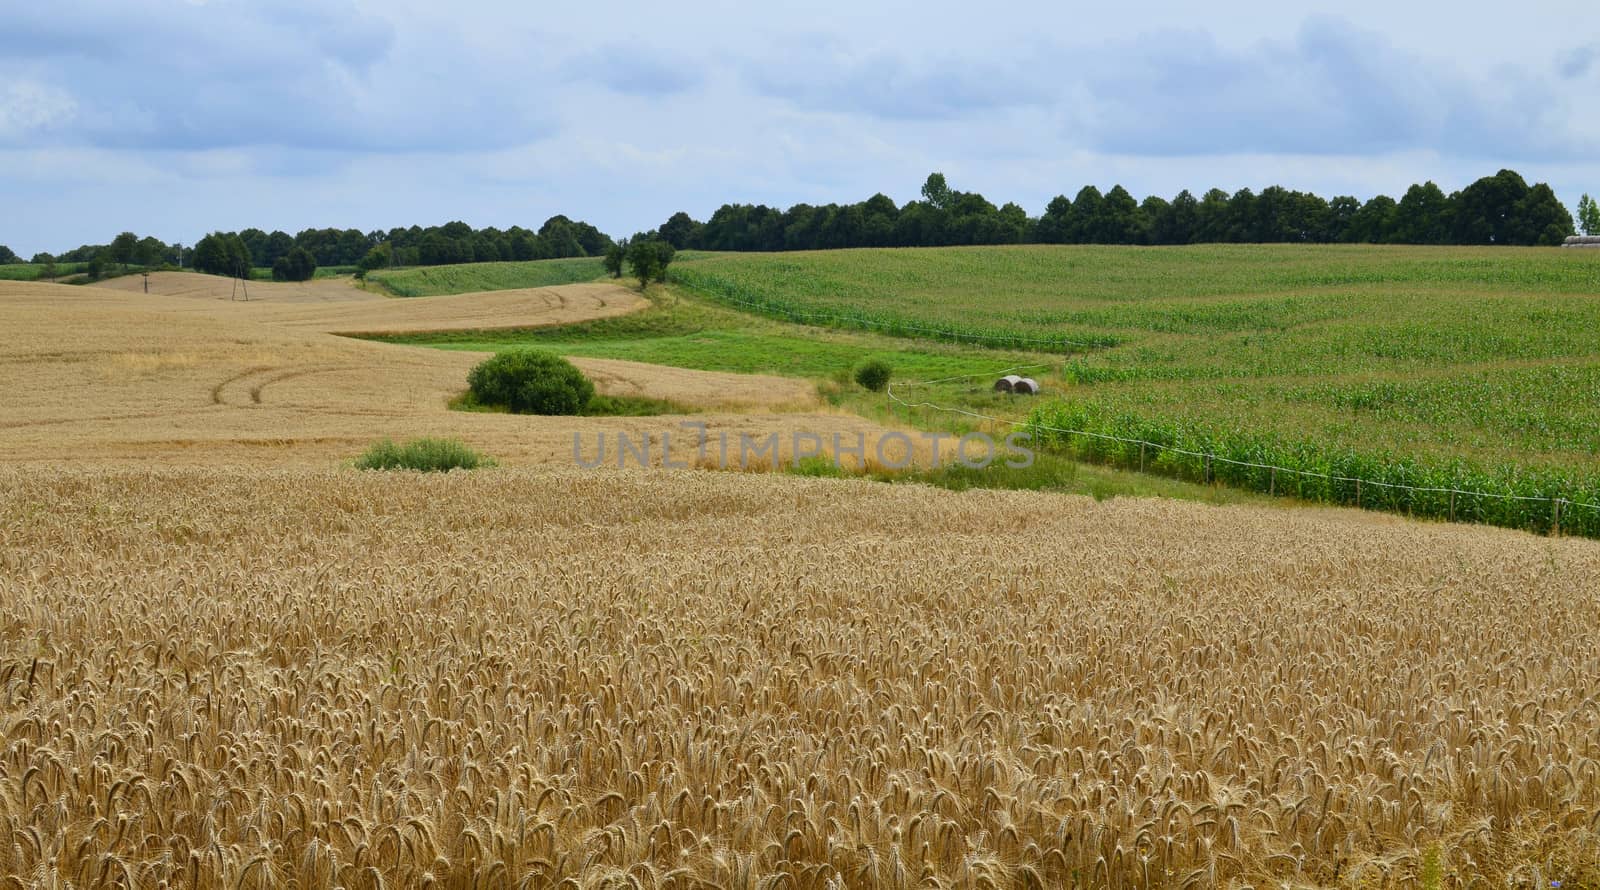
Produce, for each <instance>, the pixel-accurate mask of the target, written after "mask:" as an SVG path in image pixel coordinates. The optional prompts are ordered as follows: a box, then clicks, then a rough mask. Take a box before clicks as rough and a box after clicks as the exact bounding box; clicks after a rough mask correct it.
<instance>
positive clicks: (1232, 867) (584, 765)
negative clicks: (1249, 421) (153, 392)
mask: <svg viewBox="0 0 1600 890" xmlns="http://www.w3.org/2000/svg"><path fill="white" fill-rule="evenodd" d="M0 528H3V531H4V535H5V539H6V547H5V548H4V549H3V550H0V732H3V738H4V744H3V745H0V823H3V827H0V873H4V874H6V875H7V876H8V878H7V879H6V880H4V881H0V886H13V887H16V886H21V887H65V886H69V885H70V886H78V887H83V886H102V885H122V886H137V887H156V886H167V887H205V888H211V887H230V888H231V887H302V888H310V887H330V888H331V887H349V888H366V887H412V886H437V887H480V886H487V887H500V886H506V887H511V886H533V887H556V886H576V887H692V886H705V887H709V886H714V887H735V888H746V887H819V888H821V887H841V886H844V887H1061V886H1097V887H1213V886H1245V885H1250V886H1257V887H1267V886H1271V887H1284V886H1288V887H1310V886H1354V887H1379V886H1451V887H1468V886H1484V887H1489V886H1493V887H1503V886H1508V882H1509V886H1522V887H1534V886H1539V887H1547V886H1550V884H1549V882H1550V881H1563V882H1564V883H1563V885H1562V886H1564V887H1567V888H1571V887H1576V886H1594V885H1595V884H1594V882H1595V880H1596V878H1597V876H1600V871H1597V867H1600V863H1597V862H1596V852H1595V851H1596V845H1595V840H1596V837H1597V833H1596V832H1597V829H1600V702H1597V701H1596V699H1595V695H1594V683H1595V681H1594V678H1595V677H1596V676H1600V595H1597V592H1596V585H1595V579H1596V578H1597V577H1600V546H1597V545H1595V544H1594V543H1592V542H1587V541H1574V540H1545V539H1537V538H1533V537H1530V536H1527V535H1523V534H1518V533H1512V532H1502V531H1497V530H1490V529H1482V528H1460V527H1451V526H1443V525H1423V524H1417V523H1409V522H1405V521H1402V520H1398V519H1391V518H1386V517H1381V516H1375V515H1371V514H1359V513H1350V512H1341V511H1326V510H1306V511H1297V512H1289V511H1277V510H1262V509H1259V508H1233V509H1216V508H1208V507H1203V506H1198V505H1192V504H1180V503H1169V502H1159V501H1153V500H1118V501H1112V502H1106V503H1097V502H1095V501H1093V500H1090V499H1085V498H1062V497H1055V496H1047V495H1031V494H1022V493H980V492H968V493H960V494H958V493H952V492H945V491H938V490H933V489H927V488H921V487H910V486H894V487H885V486H879V485H873V484H870V483H865V482H860V481H851V480H812V479H800V478H795V477H749V476H739V475H735V474H724V473H713V472H704V471H683V472H675V473H670V472H662V471H642V470H641V471H630V472H614V471H613V472H599V473H582V472H578V471H571V470H552V469H522V470H515V469H501V470H491V471H483V472H479V473H475V474H451V475H449V476H444V477H431V478H430V477H421V476H415V475H407V474H401V475H382V474H361V473H358V472H356V471H353V470H342V471H341V470H329V471H321V472H313V471H307V470H282V471H262V470H249V471H246V470H226V469H221V470H219V469H209V470H184V469H167V470H159V471H151V470H100V469H80V470H61V471H57V472H52V473H37V472H23V471H20V470H15V469H11V470H0Z"/></svg>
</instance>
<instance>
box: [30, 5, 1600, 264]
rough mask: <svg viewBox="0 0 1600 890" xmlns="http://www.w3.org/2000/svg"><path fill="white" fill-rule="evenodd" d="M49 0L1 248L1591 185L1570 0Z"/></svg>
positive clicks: (41, 17) (619, 230)
mask: <svg viewBox="0 0 1600 890" xmlns="http://www.w3.org/2000/svg"><path fill="white" fill-rule="evenodd" d="M545 6H547V4H544V3H526V2H521V3H517V2H489V0H456V2H452V3H448V4H441V3H437V2H432V0H427V2H424V0H386V2H381V3H379V2H367V0H274V2H271V3H268V2H253V0H137V2H135V0H54V2H52V3H49V4H44V3H34V4H26V5H24V6H22V7H21V8H18V9H12V10H8V11H7V12H6V13H5V16H4V24H3V27H0V244H6V245H8V246H10V247H12V248H13V249H14V250H16V251H17V252H19V253H22V254H24V255H31V254H32V253H34V252H36V251H41V250H51V251H59V250H63V249H66V248H69V247H73V246H76V245H78V244H81V243H85V242H103V241H106V240H109V239H110V238H111V237H112V236H113V235H115V234H116V233H117V232H119V231H122V230H125V229H128V230H134V231H137V232H139V233H141V234H153V235H156V236H158V237H161V238H163V239H164V240H168V241H173V240H176V241H181V242H184V243H193V241H194V240H195V239H196V238H198V237H199V236H200V235H202V234H204V233H205V232H207V231H211V230H215V229H239V228H243V227H246V226H252V225H254V226H260V227H263V228H267V229H273V228H281V229H284V230H287V231H290V232H295V231H298V230H300V229H303V228H307V227H310V226H337V227H341V228H344V227H356V228H360V229H363V230H368V229H374V228H388V227H391V226H395V225H410V224H413V223H417V224H423V225H427V224H436V223H442V222H446V221H448V220H452V219H461V220H465V221H466V222H468V223H471V224H473V225H475V226H485V225H496V226H501V227H506V226H510V225H513V224H522V225H526V226H530V227H534V226H537V225H538V224H539V223H541V222H542V221H543V220H544V219H545V218H547V217H549V216H551V215H553V214H556V213H565V214H568V215H569V216H573V217H579V218H583V219H587V220H589V221H591V222H593V223H595V224H596V225H598V226H600V228H601V229H603V230H605V231H608V232H610V233H613V234H619V235H621V234H629V233H631V232H634V231H636V230H640V229H645V228H650V227H653V226H655V225H657V224H658V223H660V222H661V221H663V220H665V219H666V217H667V216H668V215H670V214H671V213H672V212H674V211H676V210H687V211H689V212H690V213H692V214H694V215H695V216H697V217H699V218H702V219H703V218H705V217H706V216H708V215H709V214H710V212H711V211H712V210H714V209H715V208H716V207H717V206H718V205H720V204H722V203H724V202H727V201H744V202H763V203H768V204H774V205H782V206H787V205H788V204H791V203H794V202H798V201H806V202H810V203H826V202H829V201H841V202H843V201H856V200H861V199H863V198H866V197H869V196H870V195H871V194H872V193H873V192H875V191H880V190H881V191H884V192H886V193H887V194H889V195H890V196H891V197H893V198H895V199H896V200H897V201H901V202H904V201H907V200H910V199H912V198H914V197H916V194H917V189H918V187H919V186H920V184H921V182H922V180H923V179H924V178H925V177H926V175H927V174H928V173H929V172H930V171H932V170H941V171H943V172H944V173H945V174H946V175H947V177H948V178H949V180H950V182H951V184H952V185H953V186H954V187H956V188H959V189H963V190H975V191H980V192H982V193H984V194H985V195H986V196H988V197H989V198H990V199H991V200H994V201H996V202H997V203H1000V202H1004V201H1008V200H1014V201H1017V202H1018V203H1020V204H1022V205H1023V206H1024V207H1025V208H1027V210H1028V211H1029V212H1030V213H1033V214H1037V213H1039V212H1041V211H1042V209H1043V207H1044V205H1045V203H1046V202H1047V201H1048V200H1049V199H1050V198H1051V197H1052V196H1054V195H1056V194H1059V193H1062V192H1066V193H1068V194H1069V195H1070V194H1071V193H1073V192H1075V191H1076V190H1077V189H1078V188H1079V187H1080V186H1082V185H1084V184H1086V183H1093V184H1097V185H1099V186H1100V187H1101V188H1102V189H1105V188H1109V187H1110V186H1111V185H1113V184H1115V183H1121V184H1123V185H1125V186H1126V187H1128V188H1129V190H1130V191H1132V192H1133V193H1134V194H1135V195H1138V196H1143V195H1146V194H1151V193H1155V194H1161V195H1164V196H1169V197H1170V196H1171V195H1172V194H1174V193H1176V192H1177V191H1178V190H1179V189H1182V188H1190V189H1193V190H1196V191H1197V192H1198V191H1200V190H1203V189H1206V188H1209V187H1212V186H1218V187H1221V188H1224V189H1227V190H1229V191H1232V190H1234V189H1237V188H1241V187H1245V186H1249V187H1252V188H1257V189H1259V188H1261V187H1263V186H1266V185H1271V184H1281V185H1285V186H1288V187H1291V188H1300V189H1310V190H1314V191H1317V192H1319V193H1321V194H1324V195H1326V196H1331V195H1333V194H1339V193H1348V194H1355V195H1357V196H1360V197H1363V198H1365V197H1368V196H1370V195H1372V194H1374V193H1377V192H1380V191H1382V192H1387V193H1390V194H1393V195H1395V196H1397V197H1398V194H1399V193H1400V192H1401V191H1403V190H1404V188H1405V187H1406V186H1407V185H1409V184H1410V183H1412V182H1416V181H1422V180H1426V179H1433V180H1435V181H1437V182H1438V183H1439V184H1440V185H1441V186H1442V187H1444V188H1445V189H1446V190H1453V189H1456V188H1460V187H1461V186H1462V185H1465V184H1466V183H1467V182H1470V181H1471V180H1472V179H1474V178H1476V177H1478V176H1481V175H1485V174H1490V173H1493V172H1495V171H1496V170H1498V169H1499V168H1501V167H1505V166H1510V167H1513V168H1515V169H1517V170H1519V171H1521V172H1522V173H1523V174H1524V175H1525V176H1527V177H1528V178H1529V179H1530V180H1543V181H1548V182H1550V183H1551V184H1552V185H1553V186H1555V188H1556V190H1557V193H1558V194H1559V195H1560V196H1561V197H1562V199H1563V200H1564V201H1566V202H1567V204H1568V206H1569V207H1571V206H1572V205H1574V204H1576V201H1577V198H1578V195H1579V194H1580V193H1581V192H1584V191H1588V192H1594V193H1600V161H1597V160H1596V159H1597V158H1600V20H1597V19H1595V18H1594V17H1593V16H1591V15H1589V14H1587V12H1586V11H1585V9H1584V7H1583V6H1582V5H1581V4H1576V5H1575V4H1572V3H1570V2H1561V3H1555V2H1542V0H1536V2H1525V3H1523V4H1520V5H1518V6H1517V7H1515V8H1514V9H1513V8H1508V7H1505V6H1504V5H1499V4H1493V5H1492V4H1488V3H1452V4H1443V3H1441V4H1411V5H1406V4H1400V3H1395V2H1394V0H1386V2H1368V0H1349V2H1345V3H1341V4H1339V5H1338V6H1336V7H1335V6H1328V7H1325V8H1322V9H1317V8H1313V7H1307V6H1303V5H1295V4H1285V3H1282V2H1275V3H1264V2H1253V0H1252V2H1232V3H1228V2H1214V3H1211V4H1196V3H1193V2H1167V0H1141V2H1138V3H1124V4H1100V3H1095V4H1075V3H1062V2H1054V3H1050V2H1013V3H1007V2H990V3H972V2H970V0H963V2H959V3H958V2H944V0H923V2H899V0H895V2H878V3H874V2H870V0H853V2H836V0H813V2H809V3H807V4H804V5H801V4H793V5H790V4H784V5H773V4H752V3H747V2H742V3H733V2H693V0H686V2H679V3H672V4H662V3H649V4H645V3H634V2H615V3H610V4H566V5H564V7H563V8H561V9H548V8H543V7H545Z"/></svg>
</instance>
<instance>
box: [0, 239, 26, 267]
mask: <svg viewBox="0 0 1600 890" xmlns="http://www.w3.org/2000/svg"><path fill="white" fill-rule="evenodd" d="M20 262H22V257H19V256H17V255H16V254H15V253H13V252H12V251H11V248H9V247H7V246H5V245H4V244H0V266H9V265H11V264H12V263H20Z"/></svg>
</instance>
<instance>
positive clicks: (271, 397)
mask: <svg viewBox="0 0 1600 890" xmlns="http://www.w3.org/2000/svg"><path fill="white" fill-rule="evenodd" d="M166 274H167V275H168V276H170V277H167V278H163V279H162V281H163V284H164V285H166V286H172V285H175V284H176V285H182V286H184V287H193V288H195V290H193V291H192V292H185V293H179V294H156V293H151V294H149V295H146V294H144V293H142V292H138V293H131V294H130V293H127V292H124V291H119V290H116V289H112V288H93V287H68V286H65V285H54V284H31V283H26V284H24V283H15V282H0V331H5V332H6V336H5V337H4V338H0V405H3V406H4V411H3V412H0V460H5V461H10V462H31V463H41V464H57V463H62V462H72V463H82V462H95V463H101V464H106V463H110V464H113V465H115V464H126V463H128V462H136V463H139V464H157V465H159V464H164V463H175V464H180V465H193V464H197V463H206V464H223V465H228V464H235V465H252V464H254V465H272V466H281V465H284V464H299V465H311V466H327V465H329V464H330V463H332V462H335V461H338V460H340V459H347V458H350V457H353V456H354V455H356V454H359V453H360V451H361V450H362V449H363V448H365V447H366V446H367V445H368V444H370V443H371V442H373V441H374V440H377V439H381V438H385V437H389V438H406V437H412V436H424V435H426V436H448V437H457V438H460V439H463V440H465V441H466V442H468V443H469V444H471V445H473V446H475V447H478V448H481V449H482V450H484V451H486V452H487V453H489V454H491V455H493V456H494V457H496V458H498V459H501V460H503V461H507V462H510V463H518V464H537V463H567V464H570V463H571V462H572V448H573V444H572V443H573V436H574V434H578V435H581V436H582V437H584V441H585V442H589V443H592V442H594V441H595V438H596V437H597V436H600V435H616V434H619V433H621V434H626V435H628V436H630V437H632V438H634V439H637V440H642V439H643V438H645V437H649V438H650V439H651V440H652V441H653V442H655V443H656V445H657V449H658V450H657V454H659V447H660V444H661V443H662V442H663V441H664V440H665V438H666V437H676V438H677V440H678V441H679V442H683V441H684V437H685V433H684V432H683V431H682V429H681V427H680V422H681V421H682V418H678V417H616V418H590V417H583V418H536V417H513V416H508V415H497V414H475V413H463V412H459V411H452V410H450V409H449V407H448V406H449V403H450V400H451V399H452V398H453V397H455V396H457V395H459V394H460V393H461V392H462V391H464V390H465V389H466V376H467V372H468V370H470V369H471V368H472V366H473V365H474V364H476V363H477V362H479V361H481V360H482V359H483V358H484V356H483V355H481V354H476V353H451V352H444V351H439V350H430V349H417V348H413V347H405V346H394V345H390V344H383V343H372V342H365V341H360V340H352V339H348V338H345V337H338V336H333V335H332V334H330V333H327V332H326V329H333V328H338V327H341V326H344V325H354V326H356V327H361V326H363V325H375V326H377V327H379V328H387V327H403V326H405V325H408V324H421V325H424V326H430V325H431V326H438V325H441V324H442V325H445V326H448V325H449V324H451V323H452V321H451V319H452V318H454V319H455V322H454V323H459V324H463V325H467V326H472V325H477V324H482V323H490V324H494V325H502V326H505V325H534V324H552V323H560V322H563V321H575V320H580V319H582V318H590V317H600V316H603V315H606V314H611V313H615V312H619V311H631V308H632V306H633V304H634V303H637V302H639V298H638V297H637V295H635V294H633V293H631V292H629V291H627V290H625V289H622V288H618V287H614V286H610V285H593V286H574V287H576V290H575V289H574V287H559V288H553V289H548V290H550V291H552V292H551V293H545V292H543V291H533V290H530V291H526V292H519V291H501V292H493V293H485V294H466V295H462V296H459V297H428V298H418V299H407V300H399V299H384V298H373V299H372V300H367V299H364V298H365V297H367V296H369V295H365V294H362V292H360V291H353V290H351V289H349V288H345V290H346V291H349V292H350V293H353V294H356V295H358V296H357V297H354V298H352V299H351V300H347V301H311V302H303V301H302V302H296V298H295V292H294V291H293V290H291V291H290V292H289V294H288V295H287V296H286V297H285V298H284V299H283V300H282V301H277V298H276V297H270V298H263V299H260V300H259V301H257V302H252V303H233V302H230V301H228V300H227V299H226V298H225V297H226V293H225V288H226V286H227V281H226V279H212V282H213V283H211V284H208V285H207V286H206V288H201V287H199V286H198V285H190V284H188V283H186V282H188V280H189V279H191V278H207V277H208V276H184V275H180V274H178V273H166ZM157 277H158V276H155V275H153V276H151V278H152V280H155V279H156V278H157ZM123 280H124V281H126V279H123ZM134 280H135V281H136V280H137V279H134ZM216 282H220V284H219V283H216ZM313 284H317V285H322V283H321V282H314V283H313ZM284 287H291V288H292V286H287V285H285V286H284ZM153 288H154V286H153ZM207 288H209V290H208V289H207ZM219 289H220V290H219ZM324 289H326V288H325V287H324ZM218 293H222V294H223V296H222V297H221V298H219V297H218V295H217V294H218ZM582 294H588V295H589V296H588V297H587V298H585V299H584V300H580V299H578V298H577V297H578V296H579V295H582ZM411 307H421V311H423V312H424V313H425V314H424V315H421V316H418V315H416V314H415V313H416V311H417V310H413V309H412V308H411ZM486 307H489V308H492V310H493V313H494V315H493V318H492V319H489V320H487V321H486V320H485V319H484V318H483V317H482V316H481V315H480V313H481V312H483V311H488V308H486ZM540 307H544V308H543V309H542V310H541V309H540ZM357 309H359V310H360V311H361V312H362V313H364V314H363V315H362V316H361V318H359V319H358V318H356V316H354V315H351V314H350V313H351V312H354V311H355V310H357ZM452 312H455V313H457V314H456V315H454V316H452V314H451V313H452ZM577 364H578V365H579V367H581V368H582V369H583V370H584V371H585V372H586V373H588V374H589V375H590V376H591V377H592V378H593V379H594V380H595V382H596V385H597V386H598V388H599V390H600V391H601V392H603V393H606V394H612V395H630V396H647V397H650V398H657V399H664V400H668V401H671V402H676V403H679V404H683V405H688V406H692V407H695V408H697V409H699V410H700V411H701V412H702V413H699V414H696V415H695V416H694V418H693V420H695V421H696V422H699V423H704V424H705V425H706V427H707V429H708V430H709V431H710V434H711V435H713V436H724V435H725V436H727V437H729V438H731V439H733V440H735V441H736V440H737V438H738V437H739V436H741V435H748V436H751V437H754V438H764V437H767V436H770V435H772V434H778V435H779V437H780V439H781V440H782V441H783V442H784V443H785V446H786V448H787V447H788V445H789V444H790V443H792V442H793V436H794V434H795V433H797V432H806V431H816V432H820V433H830V434H831V433H832V432H835V431H837V432H840V433H841V434H843V435H846V436H852V437H853V436H857V435H859V436H864V437H867V438H868V440H869V441H875V440H876V437H878V436H881V435H882V434H883V433H884V431H885V430H884V428H883V427H881V426H879V425H877V424H873V423H870V422H868V421H865V420H862V419H860V418H858V417H854V416H847V415H841V414H838V413H829V412H828V411H827V410H825V407H824V406H823V405H821V403H820V400H819V399H818V397H817V393H816V389H815V387H814V386H813V385H812V384H810V383H807V382H804V381H799V380H793V379H789V378H782V377H772V376H765V375H746V374H730V373H718V372H709V371H692V370H686V369H681V368H664V367H659V366H655V365H647V364H642V363H638V362H628V361H618V360H611V359H578V360H577Z"/></svg>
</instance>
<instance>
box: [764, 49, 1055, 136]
mask: <svg viewBox="0 0 1600 890" xmlns="http://www.w3.org/2000/svg"><path fill="white" fill-rule="evenodd" d="M740 68H741V70H742V73H743V75H744V77H745V78H746V80H747V81H748V82H749V84H750V85H751V87H752V88H753V89H754V90H755V91H756V92H757V93H758V94H760V95H764V96H768V97H772V98H778V99H784V100H787V101H789V102H792V103H794V104H795V105H797V106H799V107H802V108H807V109H811V110H821V111H843V112H854V113H861V114H866V115H869V116H872V117H878V118H884V119H888V120H910V121H915V120H945V119H952V118H959V117H963V116H969V115H973V114H977V113H981V112H984V111H991V110H996V109H1004V108H1015V107H1020V106H1026V105H1035V104H1040V103H1043V102H1046V101H1048V99H1049V96H1050V94H1051V90H1050V89H1049V88H1048V87H1046V86H1045V85H1043V84H1042V83H1040V82H1039V81H1036V80H1034V79H1032V78H1031V77H1030V76H1029V73H1028V72H1027V71H1026V70H1024V69H1023V68H1022V67H1021V66H1017V65H1015V64H1014V63H1005V62H994V61H989V60H977V59H964V58H959V57H922V56H912V55H909V54H906V55H901V54H896V53H892V52H889V51H884V50H878V51H874V52H869V53H857V52H855V51H853V50H852V49H851V48H850V47H848V46H846V45H845V44H844V43H843V42H841V41H839V40H836V39H833V38H830V37H827V36H823V35H811V36H809V37H802V38H799V39H794V40H790V41H786V48H785V49H784V50H783V51H780V52H778V53H775V54H772V55H768V56H763V57H761V58H749V59H746V60H745V61H744V62H743V64H742V65H741V66H740Z"/></svg>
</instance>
